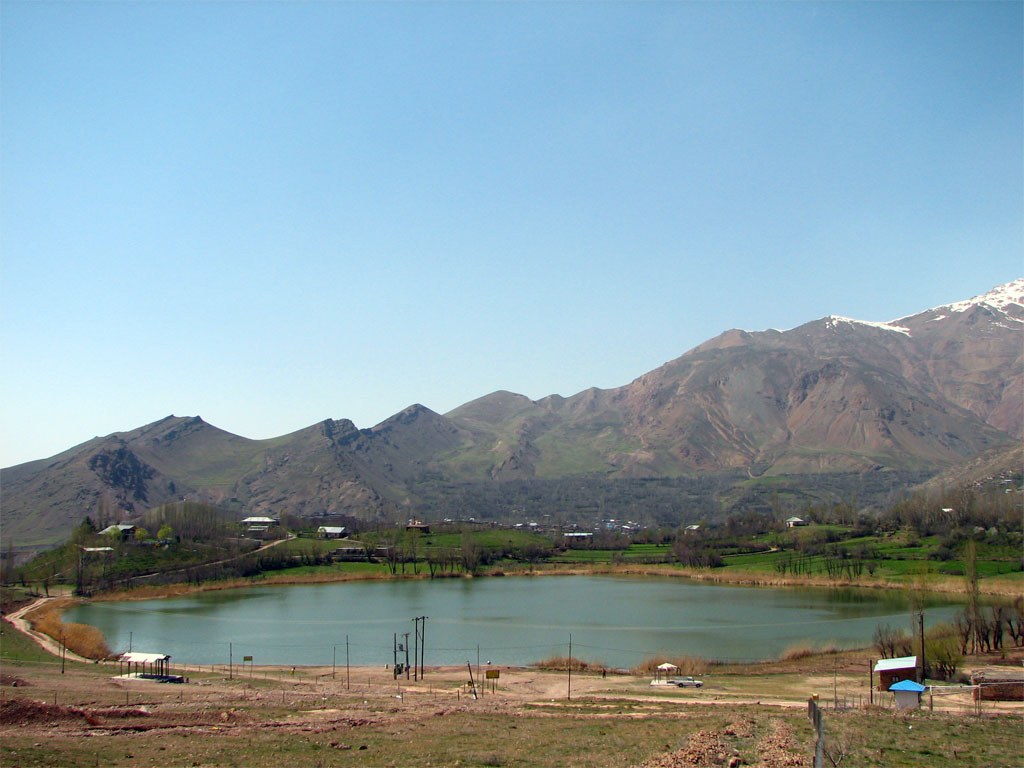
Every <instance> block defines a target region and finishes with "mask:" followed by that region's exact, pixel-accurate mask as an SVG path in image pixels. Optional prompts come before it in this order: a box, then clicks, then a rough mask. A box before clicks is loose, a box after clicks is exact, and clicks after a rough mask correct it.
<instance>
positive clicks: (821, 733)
mask: <svg viewBox="0 0 1024 768" xmlns="http://www.w3.org/2000/svg"><path fill="white" fill-rule="evenodd" d="M807 717H809V718H810V720H811V723H812V724H813V725H814V732H815V736H816V738H815V741H814V768H824V765H825V722H824V718H823V717H822V715H821V709H819V708H818V702H816V701H815V700H814V699H813V698H810V699H808V700H807Z"/></svg>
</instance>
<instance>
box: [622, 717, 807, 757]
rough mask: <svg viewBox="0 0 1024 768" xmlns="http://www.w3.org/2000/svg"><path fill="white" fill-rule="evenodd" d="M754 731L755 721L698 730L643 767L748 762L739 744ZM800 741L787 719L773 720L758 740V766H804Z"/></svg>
mask: <svg viewBox="0 0 1024 768" xmlns="http://www.w3.org/2000/svg"><path fill="white" fill-rule="evenodd" d="M753 735H754V728H753V725H752V724H751V723H749V722H746V721H737V722H735V723H731V724H729V725H728V726H726V727H725V728H724V729H723V730H722V731H721V732H718V731H706V730H705V731H697V732H696V733H695V734H693V736H691V737H690V739H689V741H687V743H686V746H685V747H683V748H682V749H678V750H676V751H675V752H670V753H669V754H666V755H659V756H658V757H655V758H652V759H650V760H648V761H647V762H645V763H643V764H642V765H641V766H640V768H717V767H718V766H728V767H729V768H737V766H741V765H744V764H745V761H744V760H743V757H742V756H741V754H740V750H739V749H738V748H737V747H738V740H739V739H749V738H751V737H752V736H753ZM796 746H797V745H796V742H795V740H794V738H793V731H792V729H791V728H790V727H789V726H788V725H786V724H785V723H784V722H782V721H779V720H773V721H772V722H771V724H770V725H769V731H768V733H767V734H766V735H765V736H764V738H762V739H761V740H760V741H759V742H758V743H757V755H758V762H757V763H755V764H754V765H755V766H756V767H757V768H791V766H792V767H795V766H802V765H804V764H805V763H806V762H807V761H806V759H805V758H804V757H803V756H802V755H800V754H797V753H796V752H794V751H793V750H794V749H795V748H796Z"/></svg>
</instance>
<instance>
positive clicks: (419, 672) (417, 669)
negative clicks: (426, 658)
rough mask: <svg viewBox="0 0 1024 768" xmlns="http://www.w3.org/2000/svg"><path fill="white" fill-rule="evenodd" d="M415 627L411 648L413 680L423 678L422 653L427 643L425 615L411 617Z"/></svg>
mask: <svg viewBox="0 0 1024 768" xmlns="http://www.w3.org/2000/svg"><path fill="white" fill-rule="evenodd" d="M413 624H414V629H415V635H416V639H415V643H416V644H415V646H414V650H413V658H412V663H413V674H412V677H413V680H422V679H423V655H424V649H425V648H426V645H427V639H426V638H427V617H426V616H417V617H416V618H414V619H413Z"/></svg>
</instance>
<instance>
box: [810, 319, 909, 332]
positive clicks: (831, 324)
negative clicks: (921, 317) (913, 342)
mask: <svg viewBox="0 0 1024 768" xmlns="http://www.w3.org/2000/svg"><path fill="white" fill-rule="evenodd" d="M839 323H848V324H850V325H866V326H868V327H870V328H879V329H881V330H883V331H894V332H895V333H902V334H904V335H906V336H909V335H910V329H909V328H904V327H903V326H902V325H896V324H894V323H873V322H871V321H870V320H855V319H853V318H852V317H841V316H840V315H829V316H828V317H826V318H825V327H826V328H835V327H837V326H838V325H839Z"/></svg>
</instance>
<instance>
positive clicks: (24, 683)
mask: <svg viewBox="0 0 1024 768" xmlns="http://www.w3.org/2000/svg"><path fill="white" fill-rule="evenodd" d="M0 685H9V686H10V687H11V688H27V687H28V686H30V685H31V683H30V682H29V681H28V680H22V679H21V678H20V677H15V676H14V675H8V674H6V673H4V672H0Z"/></svg>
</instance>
